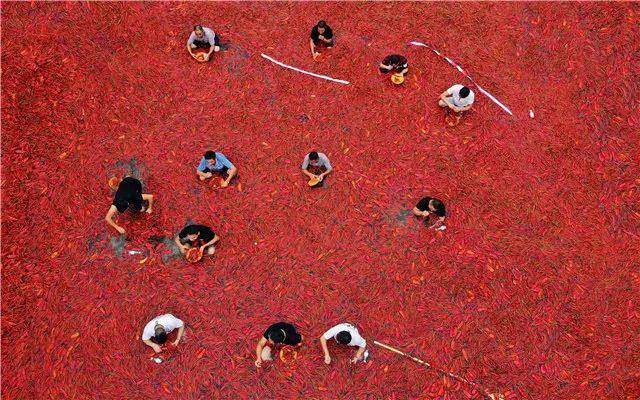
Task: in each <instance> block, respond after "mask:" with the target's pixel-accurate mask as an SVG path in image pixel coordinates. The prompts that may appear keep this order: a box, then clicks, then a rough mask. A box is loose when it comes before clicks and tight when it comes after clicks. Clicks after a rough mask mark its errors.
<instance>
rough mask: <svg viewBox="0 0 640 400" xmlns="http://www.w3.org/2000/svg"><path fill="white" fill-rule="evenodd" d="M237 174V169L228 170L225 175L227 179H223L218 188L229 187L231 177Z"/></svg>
mask: <svg viewBox="0 0 640 400" xmlns="http://www.w3.org/2000/svg"><path fill="white" fill-rule="evenodd" d="M237 173H238V168H236V167H231V168H229V170H227V175H228V176H227V179H225V180H224V182H222V184H221V185H220V186H222V187H227V186H229V182H231V179H233V177H234V176H236V174H237Z"/></svg>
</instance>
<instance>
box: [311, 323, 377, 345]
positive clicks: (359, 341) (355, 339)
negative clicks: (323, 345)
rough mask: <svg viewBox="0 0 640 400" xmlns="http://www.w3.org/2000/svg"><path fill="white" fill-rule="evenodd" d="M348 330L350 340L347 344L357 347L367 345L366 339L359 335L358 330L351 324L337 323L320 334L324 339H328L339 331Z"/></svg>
mask: <svg viewBox="0 0 640 400" xmlns="http://www.w3.org/2000/svg"><path fill="white" fill-rule="evenodd" d="M345 331H346V332H349V334H350V335H351V341H350V342H349V343H348V345H349V346H358V347H367V341H366V340H364V339H363V338H362V336H360V332H358V328H356V327H355V326H353V325H351V324H347V323H344V324H338V325H336V326H334V327H333V328H331V329H329V330H328V331H326V332H325V333H324V335H322V337H324V338H325V340H329V339H331V338H335V337H336V336H337V335H338V333H340V332H345Z"/></svg>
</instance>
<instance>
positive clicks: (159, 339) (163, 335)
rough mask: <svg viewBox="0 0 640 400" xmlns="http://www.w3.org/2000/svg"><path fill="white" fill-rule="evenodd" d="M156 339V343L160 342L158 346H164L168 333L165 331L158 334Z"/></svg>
mask: <svg viewBox="0 0 640 400" xmlns="http://www.w3.org/2000/svg"><path fill="white" fill-rule="evenodd" d="M154 338H155V339H156V342H158V344H164V343H165V342H166V341H167V332H165V331H164V329H163V330H162V332H160V333H156V335H155V337H154Z"/></svg>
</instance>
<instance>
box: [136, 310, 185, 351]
mask: <svg viewBox="0 0 640 400" xmlns="http://www.w3.org/2000/svg"><path fill="white" fill-rule="evenodd" d="M176 328H178V336H177V337H176V340H174V341H173V343H172V344H173V345H174V346H177V345H178V343H180V339H182V335H183V334H184V322H182V320H179V319H178V318H176V317H174V316H173V315H171V314H164V315H159V316H157V317H155V318H154V319H152V320H151V321H149V323H147V325H146V326H145V327H144V330H143V331H142V341H143V342H144V344H146V345H147V346H149V347H151V348H152V349H153V350H154V351H155V352H156V353H160V352H161V351H162V347H161V345H163V344H165V343H166V341H167V335H168V334H170V333H171V332H172V331H173V330H174V329H176Z"/></svg>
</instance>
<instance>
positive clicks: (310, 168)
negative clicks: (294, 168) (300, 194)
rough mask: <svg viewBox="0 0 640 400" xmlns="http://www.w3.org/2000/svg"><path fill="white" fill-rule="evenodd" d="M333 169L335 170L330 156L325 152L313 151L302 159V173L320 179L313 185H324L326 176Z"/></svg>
mask: <svg viewBox="0 0 640 400" xmlns="http://www.w3.org/2000/svg"><path fill="white" fill-rule="evenodd" d="M331 171H333V168H332V167H331V163H330V162H329V158H328V157H327V156H326V155H325V154H324V153H318V152H316V151H312V152H311V153H309V154H307V155H306V156H305V157H304V161H302V173H303V174H305V175H306V176H308V177H309V178H310V179H313V178H316V179H318V180H319V181H318V183H316V184H315V185H314V186H313V187H320V186H322V184H323V182H324V178H325V176H327V175H329V174H330V173H331Z"/></svg>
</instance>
